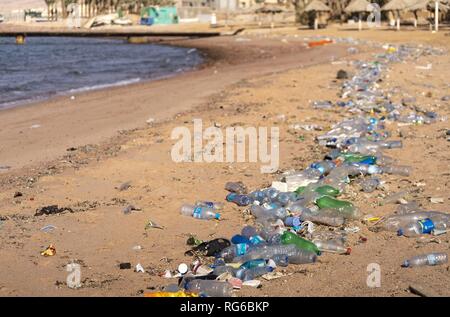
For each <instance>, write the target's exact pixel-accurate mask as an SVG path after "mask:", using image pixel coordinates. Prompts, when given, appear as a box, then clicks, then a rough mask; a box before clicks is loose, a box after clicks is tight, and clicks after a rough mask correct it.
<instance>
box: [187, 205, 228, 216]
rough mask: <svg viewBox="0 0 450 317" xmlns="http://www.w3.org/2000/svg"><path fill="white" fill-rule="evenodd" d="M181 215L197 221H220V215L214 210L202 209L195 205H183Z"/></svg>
mask: <svg viewBox="0 0 450 317" xmlns="http://www.w3.org/2000/svg"><path fill="white" fill-rule="evenodd" d="M181 214H182V215H184V216H189V217H194V218H197V219H204V220H209V219H220V214H219V213H217V212H216V211H215V210H214V209H212V208H208V207H200V206H193V205H187V204H185V205H183V206H181Z"/></svg>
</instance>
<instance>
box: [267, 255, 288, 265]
mask: <svg viewBox="0 0 450 317" xmlns="http://www.w3.org/2000/svg"><path fill="white" fill-rule="evenodd" d="M270 259H271V260H273V261H274V262H275V264H276V265H277V266H281V267H285V266H288V264H289V257H288V256H287V255H286V254H275V255H273V256H272V257H271V258H270Z"/></svg>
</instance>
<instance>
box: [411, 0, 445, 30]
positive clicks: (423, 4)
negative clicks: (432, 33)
mask: <svg viewBox="0 0 450 317" xmlns="http://www.w3.org/2000/svg"><path fill="white" fill-rule="evenodd" d="M446 3H449V2H448V0H447V1H443V0H440V1H435V0H419V1H416V2H415V3H414V4H412V5H411V6H410V7H408V9H409V10H411V11H413V12H414V17H415V19H414V26H417V11H419V10H428V11H434V24H435V26H434V29H435V30H436V31H437V30H438V29H439V11H443V12H447V11H448V10H449V9H450V7H449V6H448V5H446Z"/></svg>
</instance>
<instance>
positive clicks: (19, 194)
mask: <svg viewBox="0 0 450 317" xmlns="http://www.w3.org/2000/svg"><path fill="white" fill-rule="evenodd" d="M22 196H23V194H22V193H21V192H15V193H14V198H17V197H22Z"/></svg>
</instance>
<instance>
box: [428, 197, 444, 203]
mask: <svg viewBox="0 0 450 317" xmlns="http://www.w3.org/2000/svg"><path fill="white" fill-rule="evenodd" d="M430 202H432V203H433V204H443V203H444V198H441V197H431V198H430Z"/></svg>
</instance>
